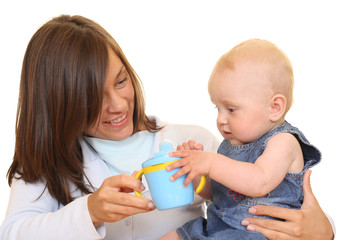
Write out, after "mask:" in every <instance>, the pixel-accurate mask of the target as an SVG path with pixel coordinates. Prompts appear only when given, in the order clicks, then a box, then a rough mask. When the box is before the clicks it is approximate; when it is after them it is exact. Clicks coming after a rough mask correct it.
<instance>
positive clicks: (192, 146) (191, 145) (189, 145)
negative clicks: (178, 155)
mask: <svg viewBox="0 0 360 240" xmlns="http://www.w3.org/2000/svg"><path fill="white" fill-rule="evenodd" d="M176 150H200V151H203V150H204V146H203V145H202V144H201V143H196V142H195V141H194V140H189V141H188V142H184V143H183V144H182V145H178V146H177V149H176Z"/></svg>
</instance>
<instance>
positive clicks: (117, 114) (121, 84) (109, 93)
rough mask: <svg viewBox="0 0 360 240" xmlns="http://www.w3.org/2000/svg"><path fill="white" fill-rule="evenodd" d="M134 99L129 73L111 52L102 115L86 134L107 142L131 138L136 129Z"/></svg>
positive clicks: (110, 51)
mask: <svg viewBox="0 0 360 240" xmlns="http://www.w3.org/2000/svg"><path fill="white" fill-rule="evenodd" d="M134 97H135V93H134V88H133V85H132V81H131V78H130V75H129V73H128V72H127V70H126V68H125V66H124V65H123V63H122V62H121V60H120V58H119V57H118V56H117V55H116V54H115V53H114V52H113V51H112V50H109V68H108V73H107V76H106V80H105V86H104V99H103V103H102V110H101V115H100V118H99V120H98V121H97V122H96V123H95V124H94V125H93V126H91V127H90V128H89V129H87V130H86V131H85V133H86V134H87V135H89V136H92V137H96V138H102V139H106V140H122V139H125V138H127V137H129V136H130V135H131V134H132V132H133V129H134V125H133V114H134V105H135V100H134Z"/></svg>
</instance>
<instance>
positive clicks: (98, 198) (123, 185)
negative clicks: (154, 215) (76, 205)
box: [88, 173, 155, 227]
mask: <svg viewBox="0 0 360 240" xmlns="http://www.w3.org/2000/svg"><path fill="white" fill-rule="evenodd" d="M134 174H135V173H133V175H132V176H129V175H126V174H122V175H116V176H112V177H109V178H107V179H105V180H104V182H103V184H102V185H101V187H100V188H99V189H98V190H96V191H95V192H94V193H93V194H91V195H90V196H89V197H88V209H89V213H90V216H91V219H92V221H93V223H94V226H95V227H97V226H98V225H100V224H101V223H103V222H116V221H119V220H121V219H124V218H126V217H128V216H131V215H135V214H138V213H145V212H149V211H152V210H154V209H155V205H154V203H153V202H152V201H151V200H149V199H146V198H142V197H137V196H134V195H131V194H129V192H132V191H134V190H136V191H138V192H142V191H143V190H144V189H145V187H144V185H143V184H142V183H141V181H139V180H138V179H136V178H135V177H134Z"/></svg>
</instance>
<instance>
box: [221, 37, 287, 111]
mask: <svg viewBox="0 0 360 240" xmlns="http://www.w3.org/2000/svg"><path fill="white" fill-rule="evenodd" d="M244 62H247V63H248V62H250V63H253V64H262V65H265V66H268V69H269V70H268V75H269V76H268V79H269V81H270V86H271V88H272V91H273V92H274V94H282V95H284V96H285V97H286V99H287V104H286V109H285V113H286V112H287V111H288V110H289V109H290V107H291V105H292V102H293V88H294V76H293V69H292V66H291V63H290V60H289V59H288V57H287V56H286V55H285V53H284V52H283V51H281V50H280V49H279V48H278V47H277V46H276V45H275V44H273V43H271V42H269V41H267V40H261V39H249V40H247V41H244V42H242V43H240V44H239V45H237V46H235V47H233V48H232V49H231V50H230V51H229V52H227V53H225V54H224V55H223V56H222V57H221V58H220V59H219V61H218V62H217V65H218V66H222V67H227V68H230V69H235V68H236V67H237V66H238V65H240V64H242V63H244Z"/></svg>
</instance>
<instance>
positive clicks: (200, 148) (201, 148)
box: [194, 143, 204, 151]
mask: <svg viewBox="0 0 360 240" xmlns="http://www.w3.org/2000/svg"><path fill="white" fill-rule="evenodd" d="M194 149H195V150H200V151H203V150H204V145H202V144H201V143H196V144H194Z"/></svg>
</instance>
